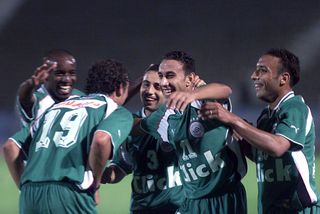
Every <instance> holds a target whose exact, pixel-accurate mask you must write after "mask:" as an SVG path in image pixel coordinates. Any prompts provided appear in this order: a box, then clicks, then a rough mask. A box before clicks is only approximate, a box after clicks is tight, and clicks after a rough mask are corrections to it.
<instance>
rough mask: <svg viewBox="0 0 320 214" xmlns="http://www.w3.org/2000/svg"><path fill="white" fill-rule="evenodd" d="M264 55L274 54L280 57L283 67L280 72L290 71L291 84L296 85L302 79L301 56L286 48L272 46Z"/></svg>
mask: <svg viewBox="0 0 320 214" xmlns="http://www.w3.org/2000/svg"><path fill="white" fill-rule="evenodd" d="M264 55H270V56H274V57H277V58H279V59H280V63H281V65H282V68H280V69H279V70H278V72H279V74H280V73H283V72H289V74H290V86H291V87H293V86H295V85H296V84H297V83H298V82H299V80H300V62H299V58H298V57H297V56H296V55H294V54H293V53H292V52H290V51H288V50H286V49H284V48H272V49H270V50H268V51H267V52H265V53H264Z"/></svg>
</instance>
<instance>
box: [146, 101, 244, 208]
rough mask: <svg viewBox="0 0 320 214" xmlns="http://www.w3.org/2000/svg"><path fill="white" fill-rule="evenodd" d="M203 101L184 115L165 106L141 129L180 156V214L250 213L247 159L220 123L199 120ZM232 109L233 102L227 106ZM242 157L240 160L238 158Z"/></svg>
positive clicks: (194, 104)
mask: <svg viewBox="0 0 320 214" xmlns="http://www.w3.org/2000/svg"><path fill="white" fill-rule="evenodd" d="M201 105H202V102H201V101H195V102H193V103H191V104H190V105H188V107H187V109H186V110H185V111H184V112H183V114H182V113H180V112H175V111H173V110H171V109H166V107H165V106H161V107H160V108H159V109H158V110H157V111H156V112H154V113H153V114H151V115H150V116H149V117H148V118H146V119H144V120H143V121H142V123H141V126H142V128H143V129H144V130H146V131H147V132H149V133H150V134H151V135H153V136H155V137H156V138H158V139H161V141H162V142H161V144H162V145H163V147H166V148H167V149H168V150H170V147H171V149H174V150H175V151H176V154H177V156H178V164H179V169H180V176H181V179H182V183H183V188H184V192H185V197H186V198H187V200H186V201H185V202H184V204H183V205H182V207H181V208H179V212H180V213H246V196H245V191H244V188H243V186H242V184H241V182H240V180H241V178H242V176H243V175H244V174H245V172H244V171H245V170H246V165H244V164H245V159H244V156H243V155H242V154H241V153H240V150H239V147H238V144H234V143H231V141H230V142H229V141H228V140H227V139H228V138H229V133H228V131H229V130H228V128H227V127H226V126H225V125H223V124H222V123H220V122H219V121H216V120H210V121H203V120H200V119H199V118H198V111H199V109H200V107H201ZM225 107H227V108H228V109H230V108H231V107H230V102H229V101H228V102H226V103H225ZM239 154H240V156H238V155H239Z"/></svg>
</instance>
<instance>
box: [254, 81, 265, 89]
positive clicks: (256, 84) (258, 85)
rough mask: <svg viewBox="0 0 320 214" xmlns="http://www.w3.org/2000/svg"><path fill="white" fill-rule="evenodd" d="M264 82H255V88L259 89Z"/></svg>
mask: <svg viewBox="0 0 320 214" xmlns="http://www.w3.org/2000/svg"><path fill="white" fill-rule="evenodd" d="M262 86H263V85H262V84H261V83H254V88H255V89H256V91H259V90H260V89H261V88H262Z"/></svg>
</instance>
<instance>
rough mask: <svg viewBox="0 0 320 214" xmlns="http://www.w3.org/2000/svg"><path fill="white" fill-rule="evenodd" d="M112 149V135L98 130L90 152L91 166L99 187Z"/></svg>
mask: <svg viewBox="0 0 320 214" xmlns="http://www.w3.org/2000/svg"><path fill="white" fill-rule="evenodd" d="M111 151H112V144H111V137H110V136H109V135H108V134H106V133H103V132H96V133H95V136H94V139H93V143H92V145H91V150H90V154H89V166H90V168H91V170H92V172H93V177H94V178H95V180H96V183H97V187H98V186H99V184H100V181H101V177H102V173H103V170H104V168H105V165H106V162H107V160H108V159H109V158H110V155H111Z"/></svg>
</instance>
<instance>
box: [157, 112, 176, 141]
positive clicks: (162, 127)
mask: <svg viewBox="0 0 320 214" xmlns="http://www.w3.org/2000/svg"><path fill="white" fill-rule="evenodd" d="M172 114H175V111H174V110H172V109H167V110H166V112H165V114H164V116H163V117H162V118H161V120H160V123H159V127H158V129H157V132H158V133H159V134H160V137H161V139H162V141H163V142H169V138H168V128H169V123H168V117H169V116H170V115H172Z"/></svg>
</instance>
